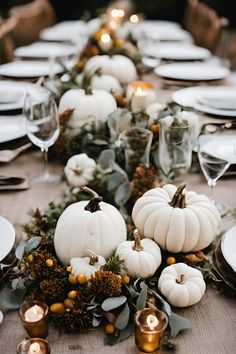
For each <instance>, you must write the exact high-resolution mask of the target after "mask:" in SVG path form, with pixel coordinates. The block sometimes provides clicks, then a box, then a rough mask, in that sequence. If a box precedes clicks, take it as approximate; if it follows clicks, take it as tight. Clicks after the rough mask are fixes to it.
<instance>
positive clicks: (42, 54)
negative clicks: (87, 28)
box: [14, 42, 77, 59]
mask: <svg viewBox="0 0 236 354" xmlns="http://www.w3.org/2000/svg"><path fill="white" fill-rule="evenodd" d="M14 54H15V56H17V57H22V58H42V59H43V58H50V57H54V58H62V57H69V56H71V55H76V54H77V49H76V47H75V46H72V45H67V44H63V43H53V42H50V43H48V42H36V43H33V44H31V45H27V46H24V47H19V48H17V49H16V50H15V51H14Z"/></svg>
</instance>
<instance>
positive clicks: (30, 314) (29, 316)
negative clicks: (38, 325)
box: [25, 305, 44, 322]
mask: <svg viewBox="0 0 236 354" xmlns="http://www.w3.org/2000/svg"><path fill="white" fill-rule="evenodd" d="M43 315H44V310H43V308H42V307H40V306H38V305H34V306H32V307H30V308H29V309H28V310H26V311H25V320H26V321H28V322H37V321H39V320H41V319H42V318H43Z"/></svg>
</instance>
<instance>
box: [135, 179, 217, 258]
mask: <svg viewBox="0 0 236 354" xmlns="http://www.w3.org/2000/svg"><path fill="white" fill-rule="evenodd" d="M184 189H185V185H184V184H183V185H181V186H180V187H179V188H178V189H177V188H176V187H175V186H174V185H173V184H166V185H165V186H164V187H163V188H153V189H151V190H149V191H147V192H146V193H144V194H143V196H142V197H141V198H139V199H138V200H137V202H136V203H135V205H134V208H133V211H132V218H133V221H134V224H135V226H136V227H137V228H138V230H139V232H140V233H141V235H145V237H148V238H151V239H154V241H156V242H157V244H158V245H159V246H160V247H161V248H162V249H164V250H168V251H169V252H173V253H179V252H192V251H199V250H202V249H203V248H205V247H207V246H209V244H210V243H211V242H212V241H213V239H214V237H215V234H216V231H217V228H218V226H219V224H220V221H221V217H220V214H219V212H218V210H217V209H216V207H215V206H214V204H213V203H212V202H211V201H210V199H209V198H208V197H207V196H205V195H203V194H197V193H195V192H193V191H189V192H186V193H185V194H184V193H183V191H184Z"/></svg>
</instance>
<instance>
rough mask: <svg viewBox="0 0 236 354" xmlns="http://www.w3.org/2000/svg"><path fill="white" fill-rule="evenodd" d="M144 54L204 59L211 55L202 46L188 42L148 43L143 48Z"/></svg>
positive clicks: (175, 58)
mask: <svg viewBox="0 0 236 354" xmlns="http://www.w3.org/2000/svg"><path fill="white" fill-rule="evenodd" d="M143 50H144V54H145V55H148V56H151V57H154V58H158V59H165V60H176V61H177V60H179V61H181V60H182V61H185V60H186V61H187V60H189V61H190V60H205V59H208V58H209V57H210V56H211V52H210V51H209V50H208V49H206V48H202V47H198V46H195V45H191V44H189V43H182V42H180V43H171V44H170V43H158V44H157V45H148V46H147V47H144V48H143Z"/></svg>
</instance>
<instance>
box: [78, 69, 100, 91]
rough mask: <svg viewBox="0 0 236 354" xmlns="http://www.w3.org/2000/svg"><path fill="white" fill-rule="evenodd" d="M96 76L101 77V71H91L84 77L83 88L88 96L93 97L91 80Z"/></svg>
mask: <svg viewBox="0 0 236 354" xmlns="http://www.w3.org/2000/svg"><path fill="white" fill-rule="evenodd" d="M94 75H101V69H100V68H98V69H96V70H91V71H89V72H87V73H85V74H84V75H83V79H82V83H81V86H82V88H83V89H84V91H85V94H86V95H92V94H93V92H92V88H91V80H92V77H93V76H94Z"/></svg>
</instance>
